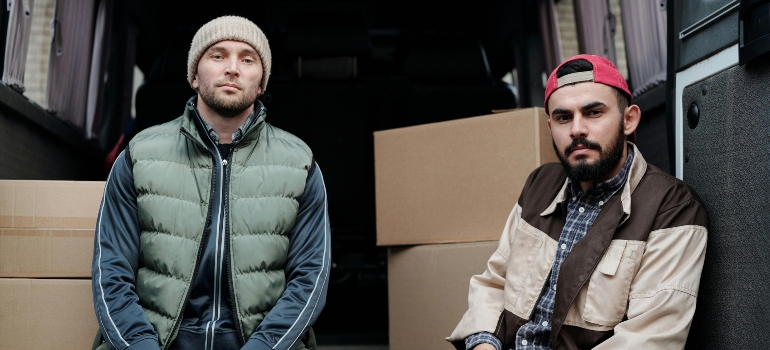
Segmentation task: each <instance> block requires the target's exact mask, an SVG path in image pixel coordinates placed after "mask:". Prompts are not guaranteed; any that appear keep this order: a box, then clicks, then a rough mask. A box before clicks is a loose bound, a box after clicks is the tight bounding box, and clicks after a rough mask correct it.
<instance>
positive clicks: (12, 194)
mask: <svg viewBox="0 0 770 350" xmlns="http://www.w3.org/2000/svg"><path fill="white" fill-rule="evenodd" d="M103 191H104V181H60V180H0V228H95V227H96V216H97V215H98V212H99V204H100V203H101V199H102V193H103Z"/></svg>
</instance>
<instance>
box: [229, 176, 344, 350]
mask: <svg viewBox="0 0 770 350" xmlns="http://www.w3.org/2000/svg"><path fill="white" fill-rule="evenodd" d="M326 203H327V201H326V187H325V185H324V181H323V175H322V174H321V169H320V168H319V167H318V164H316V163H315V162H314V163H313V166H312V167H311V169H310V173H309V175H308V179H307V183H306V185H305V191H304V193H303V194H302V197H301V198H300V200H299V211H298V213H297V220H296V222H295V224H294V227H293V228H292V229H291V231H290V232H289V253H288V258H287V265H286V270H285V272H286V282H287V285H286V290H285V291H284V292H283V295H282V296H281V298H280V299H278V302H277V303H276V305H275V307H274V308H273V309H272V310H270V312H269V313H268V314H267V316H265V319H264V320H263V321H262V323H260V325H259V326H258V327H257V329H256V330H255V331H254V333H253V334H252V336H251V338H250V339H249V341H248V342H247V343H246V345H245V346H244V347H243V349H248V350H254V349H294V348H295V347H296V345H297V344H298V342H299V341H300V339H301V338H302V336H303V335H304V334H305V333H306V332H307V330H308V328H309V327H310V326H312V325H313V324H314V323H315V321H316V320H317V319H318V315H319V314H320V313H321V310H322V309H323V307H324V305H325V304H326V292H327V289H328V282H329V265H330V264H331V238H330V226H329V214H328V210H327V207H326Z"/></svg>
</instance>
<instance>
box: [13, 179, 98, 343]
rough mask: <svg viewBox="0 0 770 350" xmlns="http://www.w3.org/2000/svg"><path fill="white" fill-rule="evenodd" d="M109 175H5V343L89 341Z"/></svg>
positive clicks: (93, 329) (93, 324)
mask: <svg viewBox="0 0 770 350" xmlns="http://www.w3.org/2000/svg"><path fill="white" fill-rule="evenodd" d="M103 189H104V182H100V181H27V180H1V181H0V349H4V350H17V349H18V350H22V349H24V350H27V349H79V350H82V349H90V348H91V344H92V342H93V339H94V335H95V334H96V330H97V323H96V317H95V315H94V307H93V302H92V297H91V258H92V255H93V247H94V228H95V226H96V216H97V214H98V211H99V204H100V202H101V197H102V191H103Z"/></svg>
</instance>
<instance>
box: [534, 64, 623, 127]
mask: <svg viewBox="0 0 770 350" xmlns="http://www.w3.org/2000/svg"><path fill="white" fill-rule="evenodd" d="M579 59H583V60H586V61H588V62H590V63H591V65H593V67H594V68H593V69H592V70H590V71H585V72H577V73H571V74H567V75H565V76H563V77H561V78H558V77H556V72H557V71H558V70H559V68H561V66H563V65H565V64H566V63H568V62H572V61H574V60H579ZM584 81H592V82H595V83H600V84H604V85H608V86H612V87H614V88H618V89H620V91H623V92H624V93H625V94H626V96H627V97H628V102H629V103H630V102H631V91H630V90H629V89H628V83H626V79H625V78H623V75H622V74H620V71H619V70H618V68H617V67H615V65H614V64H613V63H612V61H610V60H608V59H606V58H604V57H602V56H597V55H587V54H581V55H575V56H572V57H570V58H568V59H567V60H565V61H564V62H562V63H561V64H559V66H558V67H556V69H554V70H553V72H551V75H550V76H549V77H548V82H547V83H546V84H545V100H544V101H543V106H544V107H545V110H546V112H548V99H549V98H550V97H551V94H552V93H553V92H554V91H556V90H558V89H559V88H560V87H562V86H564V85H568V84H574V83H580V82H584ZM628 140H629V141H631V142H634V141H636V133H633V134H631V135H629V136H628Z"/></svg>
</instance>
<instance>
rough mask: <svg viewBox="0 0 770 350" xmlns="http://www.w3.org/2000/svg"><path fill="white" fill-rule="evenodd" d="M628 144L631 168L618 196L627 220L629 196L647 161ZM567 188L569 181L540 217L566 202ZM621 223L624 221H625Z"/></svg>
mask: <svg viewBox="0 0 770 350" xmlns="http://www.w3.org/2000/svg"><path fill="white" fill-rule="evenodd" d="M628 144H629V145H631V147H633V149H634V159H633V161H632V162H631V168H630V169H629V170H628V178H627V179H626V183H625V185H623V189H622V190H621V194H620V196H621V197H620V202H621V204H622V206H623V213H624V214H625V215H624V217H625V218H628V216H629V215H631V194H632V193H634V190H635V189H636V186H637V185H639V181H641V180H642V176H644V172H645V171H647V161H645V160H644V157H642V154H641V153H640V152H639V149H638V148H637V147H636V145H635V144H634V143H632V142H628ZM568 186H569V179H565V180H564V184H563V185H562V186H561V189H560V190H559V192H558V193H557V194H556V198H554V199H553V201H552V202H551V204H550V205H549V206H548V208H546V209H545V210H544V211H543V212H542V213H540V216H546V215H550V214H552V213H553V212H554V211H555V210H556V208H557V207H559V205H560V204H561V203H564V202H565V201H566V200H567V196H568V194H569V191H568ZM623 221H625V219H624V220H623Z"/></svg>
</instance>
